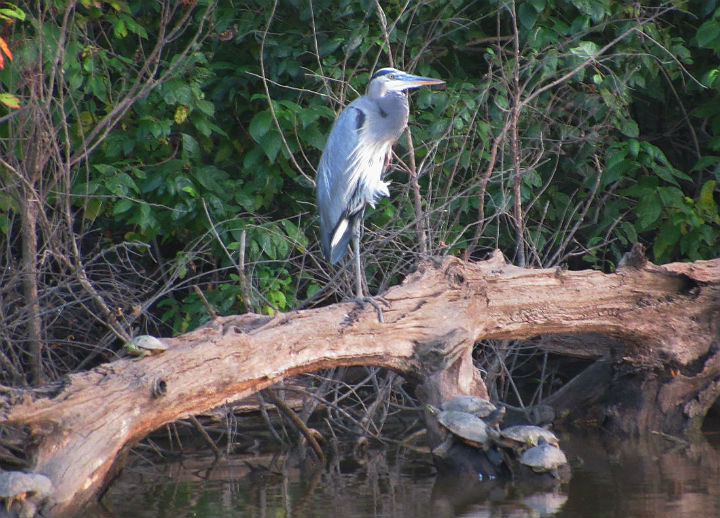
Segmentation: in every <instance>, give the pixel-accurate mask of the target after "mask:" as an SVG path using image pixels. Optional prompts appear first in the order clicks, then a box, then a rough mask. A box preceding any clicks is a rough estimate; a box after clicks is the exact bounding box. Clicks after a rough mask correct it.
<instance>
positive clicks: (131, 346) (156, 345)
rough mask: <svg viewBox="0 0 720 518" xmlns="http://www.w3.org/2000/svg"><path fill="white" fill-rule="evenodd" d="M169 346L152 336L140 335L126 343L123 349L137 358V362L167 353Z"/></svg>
mask: <svg viewBox="0 0 720 518" xmlns="http://www.w3.org/2000/svg"><path fill="white" fill-rule="evenodd" d="M167 348H168V346H167V344H166V343H165V342H163V341H162V340H160V339H158V338H155V337H154V336H151V335H139V336H136V337H135V338H133V339H132V340H130V341H128V342H125V345H123V349H124V350H125V352H126V353H128V354H129V355H130V356H137V358H136V359H137V360H139V359H141V358H144V357H145V356H152V355H154V354H160V353H162V352H165V351H167Z"/></svg>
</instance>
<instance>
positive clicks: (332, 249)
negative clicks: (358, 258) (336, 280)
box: [323, 217, 352, 264]
mask: <svg viewBox="0 0 720 518" xmlns="http://www.w3.org/2000/svg"><path fill="white" fill-rule="evenodd" d="M351 223H352V222H351V220H350V218H349V217H342V218H340V221H338V223H337V225H335V229H334V230H333V231H332V234H330V239H329V240H328V242H327V246H326V247H323V248H324V249H323V254H324V255H325V259H326V260H328V261H330V262H331V263H332V264H335V263H337V262H338V261H339V260H340V259H342V258H343V256H344V255H345V252H346V251H347V247H348V245H349V244H350V239H351V238H352V225H351Z"/></svg>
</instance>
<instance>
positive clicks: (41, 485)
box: [0, 471, 52, 498]
mask: <svg viewBox="0 0 720 518" xmlns="http://www.w3.org/2000/svg"><path fill="white" fill-rule="evenodd" d="M51 491H52V482H50V479H49V478H47V477H46V476H45V475H41V474H39V473H24V472H22V471H4V472H2V473H0V498H14V497H16V496H18V495H23V494H25V493H32V494H38V495H41V496H45V495H47V494H49V493H50V492H51Z"/></svg>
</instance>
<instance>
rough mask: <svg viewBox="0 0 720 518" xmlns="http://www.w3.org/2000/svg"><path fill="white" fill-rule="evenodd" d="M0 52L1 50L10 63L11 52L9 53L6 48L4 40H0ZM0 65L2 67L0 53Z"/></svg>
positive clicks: (0, 54) (8, 48)
mask: <svg viewBox="0 0 720 518" xmlns="http://www.w3.org/2000/svg"><path fill="white" fill-rule="evenodd" d="M0 50H2V51H3V52H4V53H5V55H6V56H7V57H8V58H10V61H12V58H13V56H12V52H10V47H8V45H7V43H5V40H4V39H2V38H0ZM0 65H2V53H0Z"/></svg>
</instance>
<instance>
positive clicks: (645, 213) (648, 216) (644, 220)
mask: <svg viewBox="0 0 720 518" xmlns="http://www.w3.org/2000/svg"><path fill="white" fill-rule="evenodd" d="M635 214H636V215H637V218H638V226H639V228H638V230H639V231H641V232H642V231H645V230H649V229H650V228H652V226H653V224H654V223H655V222H656V221H657V220H658V218H660V214H662V202H661V201H660V197H659V196H658V195H657V193H655V195H654V196H645V197H643V198H640V201H639V202H638V204H637V207H636V208H635Z"/></svg>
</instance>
